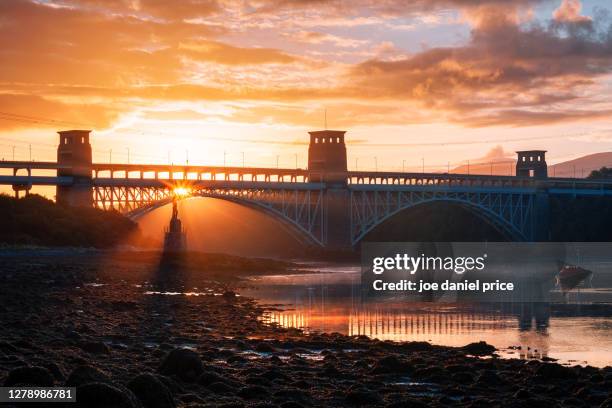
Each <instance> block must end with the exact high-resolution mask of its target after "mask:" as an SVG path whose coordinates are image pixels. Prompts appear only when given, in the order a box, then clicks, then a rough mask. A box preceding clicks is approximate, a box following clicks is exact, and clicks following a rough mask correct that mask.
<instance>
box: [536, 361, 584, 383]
mask: <svg viewBox="0 0 612 408" xmlns="http://www.w3.org/2000/svg"><path fill="white" fill-rule="evenodd" d="M535 373H536V375H538V376H540V377H543V378H547V379H548V378H555V379H558V380H571V379H574V378H576V373H575V372H574V370H572V369H571V368H569V367H564V366H562V365H559V364H555V363H547V364H541V365H540V366H539V367H538V369H537V370H536V372H535Z"/></svg>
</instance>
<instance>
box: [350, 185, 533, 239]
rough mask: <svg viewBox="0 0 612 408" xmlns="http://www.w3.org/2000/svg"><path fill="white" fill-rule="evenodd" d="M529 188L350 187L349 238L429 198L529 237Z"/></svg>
mask: <svg viewBox="0 0 612 408" xmlns="http://www.w3.org/2000/svg"><path fill="white" fill-rule="evenodd" d="M535 199H536V197H535V194H534V193H533V192H493V191H484V192H468V191H456V192H454V191H366V190H362V191H351V194H350V201H351V203H350V207H351V242H352V244H353V246H355V245H357V244H358V243H359V242H360V241H361V240H362V239H363V238H364V237H365V236H366V235H367V234H368V233H369V232H370V231H372V230H373V229H374V228H376V227H378V226H379V225H381V224H382V223H384V222H385V221H386V220H388V219H390V218H391V217H393V216H394V215H397V214H399V213H400V212H401V211H404V210H406V209H409V208H414V207H417V206H421V205H425V204H428V203H433V202H450V203H456V204H459V205H461V206H462V207H464V208H467V209H468V210H470V211H471V212H472V213H473V214H474V215H476V216H478V217H479V218H481V219H483V220H485V221H486V222H488V223H490V224H491V225H492V226H493V227H494V228H496V229H497V230H498V231H499V232H500V233H502V234H503V235H504V236H506V237H507V238H509V239H510V240H513V241H532V240H534V237H535V234H536V225H535V222H536V210H535Z"/></svg>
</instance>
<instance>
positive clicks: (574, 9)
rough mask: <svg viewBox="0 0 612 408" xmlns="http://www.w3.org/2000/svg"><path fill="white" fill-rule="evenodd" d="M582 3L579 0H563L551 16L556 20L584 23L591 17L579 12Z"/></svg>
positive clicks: (589, 20)
mask: <svg viewBox="0 0 612 408" xmlns="http://www.w3.org/2000/svg"><path fill="white" fill-rule="evenodd" d="M581 11H582V3H581V1H580V0H563V2H562V3H561V5H560V6H559V8H558V9H556V10H555V11H554V13H553V18H554V19H555V21H558V22H569V23H584V22H591V21H592V19H591V18H590V17H587V16H583V15H582V14H581Z"/></svg>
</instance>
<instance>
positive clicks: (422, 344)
mask: <svg viewBox="0 0 612 408" xmlns="http://www.w3.org/2000/svg"><path fill="white" fill-rule="evenodd" d="M432 348H433V346H432V345H431V344H430V343H428V342H426V341H411V342H409V343H405V344H403V345H402V349H403V350H405V351H429V350H431V349H432Z"/></svg>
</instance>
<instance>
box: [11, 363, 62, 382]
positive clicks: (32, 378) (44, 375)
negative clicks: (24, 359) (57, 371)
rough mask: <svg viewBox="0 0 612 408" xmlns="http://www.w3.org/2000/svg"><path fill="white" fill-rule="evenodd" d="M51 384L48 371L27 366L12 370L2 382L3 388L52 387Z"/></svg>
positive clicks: (51, 376)
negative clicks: (16, 386) (17, 386)
mask: <svg viewBox="0 0 612 408" xmlns="http://www.w3.org/2000/svg"><path fill="white" fill-rule="evenodd" d="M53 383H54V380H53V375H51V373H50V372H49V370H47V369H46V368H44V367H37V366H33V367H32V366H28V367H17V368H14V369H12V370H11V371H10V372H9V374H8V377H7V378H6V380H5V381H4V386H5V387H12V386H15V385H22V386H31V387H53Z"/></svg>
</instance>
